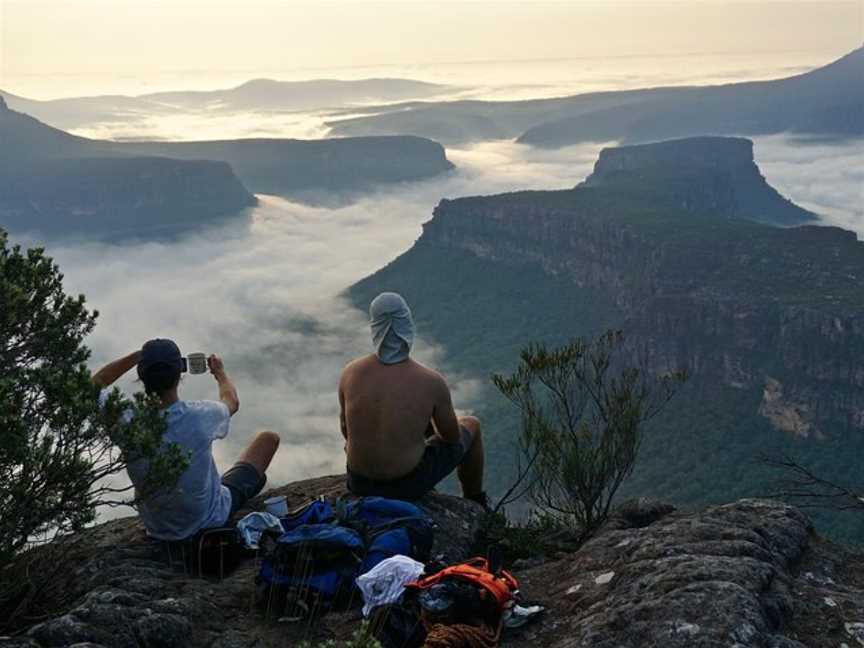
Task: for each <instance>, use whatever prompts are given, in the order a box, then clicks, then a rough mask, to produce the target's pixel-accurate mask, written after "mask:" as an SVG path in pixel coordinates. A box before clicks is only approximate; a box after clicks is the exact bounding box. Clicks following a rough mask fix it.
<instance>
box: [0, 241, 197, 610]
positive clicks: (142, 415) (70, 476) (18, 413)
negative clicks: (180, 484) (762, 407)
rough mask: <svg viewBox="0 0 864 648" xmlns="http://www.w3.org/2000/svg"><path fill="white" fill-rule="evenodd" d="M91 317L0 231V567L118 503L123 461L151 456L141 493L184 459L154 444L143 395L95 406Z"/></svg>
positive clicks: (57, 276)
mask: <svg viewBox="0 0 864 648" xmlns="http://www.w3.org/2000/svg"><path fill="white" fill-rule="evenodd" d="M96 317H97V313H95V312H93V313H89V312H88V311H87V309H86V308H85V307H84V297H83V296H78V297H76V298H72V297H69V296H67V295H66V294H65V293H64V292H63V275H62V274H61V273H60V271H59V269H58V267H57V266H56V265H55V264H54V263H53V262H52V260H51V259H50V258H49V257H47V256H45V254H44V252H43V250H41V249H31V250H27V251H26V252H25V251H22V250H21V248H20V247H19V246H14V247H11V248H10V247H8V246H7V236H6V234H5V232H3V231H2V230H0V511H2V514H0V568H2V567H3V565H4V564H6V563H7V562H8V561H10V560H11V559H12V557H13V556H15V554H17V553H18V552H20V551H21V550H22V549H24V548H25V547H27V546H28V545H29V544H30V543H32V542H34V541H37V540H38V539H40V538H41V539H45V538H48V537H52V536H54V535H56V534H60V533H65V532H68V531H74V530H77V529H80V528H81V527H83V526H84V525H86V524H87V523H89V522H92V521H93V519H94V517H95V511H96V508H97V507H98V506H100V505H102V504H117V503H120V501H121V500H119V499H118V497H120V494H121V493H122V492H123V491H125V490H127V488H118V487H115V486H112V485H111V484H110V481H109V478H110V476H111V475H114V474H115V473H117V472H119V471H121V470H123V469H124V468H125V467H126V464H127V462H129V461H135V460H137V459H144V460H146V461H149V462H150V471H149V477H148V483H147V484H146V485H145V488H144V489H143V490H144V492H139V493H138V495H139V496H147V495H149V494H151V493H150V491H153V490H156V489H158V488H159V487H160V486H162V485H172V484H173V483H175V482H176V479H177V478H178V476H179V475H180V474H181V473H182V471H183V470H184V469H185V467H186V465H187V458H186V457H185V456H184V455H183V454H182V453H181V452H180V450H179V448H178V447H176V446H171V447H166V448H163V447H162V433H163V431H164V427H165V422H164V418H163V416H162V414H161V413H160V412H159V411H158V410H157V409H156V407H155V406H154V403H152V402H150V401H148V399H146V398H145V397H144V396H143V395H141V394H138V395H136V397H135V399H134V401H129V400H127V399H125V398H123V397H122V396H121V395H120V393H119V392H117V391H116V390H115V391H114V392H113V393H112V394H111V396H110V397H109V398H108V401H107V403H105V404H104V406H100V403H99V399H98V395H99V394H98V389H97V388H96V387H95V386H94V385H93V384H92V382H91V380H90V372H89V371H88V370H87V367H86V366H85V362H86V360H87V358H88V357H89V351H88V349H87V348H86V347H85V346H84V345H83V340H84V337H85V336H86V335H87V334H88V333H90V331H91V330H92V329H93V326H94V324H95V321H96ZM0 594H2V593H0ZM0 598H2V596H0Z"/></svg>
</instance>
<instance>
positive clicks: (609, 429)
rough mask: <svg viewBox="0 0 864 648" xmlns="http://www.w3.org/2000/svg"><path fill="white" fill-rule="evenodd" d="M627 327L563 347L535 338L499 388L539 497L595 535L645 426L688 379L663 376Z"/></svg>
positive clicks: (547, 508) (499, 379)
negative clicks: (632, 344)
mask: <svg viewBox="0 0 864 648" xmlns="http://www.w3.org/2000/svg"><path fill="white" fill-rule="evenodd" d="M638 357H639V354H638V353H634V352H633V349H628V348H627V347H626V346H625V345H624V336H623V335H622V334H621V333H620V332H615V331H607V332H606V333H605V334H603V335H601V336H599V337H597V338H595V339H593V340H584V339H576V340H574V341H572V342H570V343H569V344H565V345H564V346H561V347H559V348H556V349H552V350H549V349H547V348H546V347H545V346H544V345H539V344H532V345H530V346H529V347H528V348H526V349H525V350H524V351H523V352H522V354H521V356H520V363H519V366H518V367H517V369H516V371H515V372H514V373H513V374H512V375H511V376H509V377H505V376H501V375H495V376H494V377H493V382H494V383H495V386H496V387H497V388H498V389H499V390H500V391H501V393H502V394H504V396H506V397H507V398H508V399H509V400H510V401H511V402H512V403H514V404H515V405H516V406H517V407H518V409H519V411H520V413H521V436H520V448H521V450H522V454H523V458H524V463H523V466H524V470H523V475H522V476H523V477H527V481H528V484H529V489H528V492H529V493H530V495H531V497H532V499H533V501H534V503H535V504H536V505H538V506H539V507H540V509H541V510H542V511H544V512H545V513H546V514H547V515H551V516H553V517H555V518H557V519H558V520H559V521H560V522H561V523H562V524H564V525H569V526H571V527H573V528H574V529H576V530H577V532H578V537H579V540H580V541H584V540H585V539H587V538H589V537H590V536H591V535H592V534H593V533H594V532H595V531H596V530H597V529H598V528H599V527H600V525H602V524H603V522H604V521H605V520H606V519H607V517H608V516H609V512H610V509H611V506H612V501H613V499H614V497H615V493H616V492H617V491H618V489H619V488H620V487H621V484H622V483H623V482H624V480H625V479H626V478H627V477H628V476H629V475H630V474H631V472H632V471H633V467H634V465H635V462H636V457H637V455H638V452H639V448H640V446H641V443H642V432H643V424H644V423H645V422H646V421H648V420H649V419H651V418H653V417H654V416H655V415H657V414H658V413H659V412H660V411H661V410H662V408H663V407H664V406H665V405H666V403H668V402H669V400H670V399H671V398H672V396H673V394H674V393H675V391H676V389H677V387H678V386H679V385H680V384H681V383H683V382H684V381H685V380H686V375H685V374H684V373H683V372H676V373H670V374H666V375H661V376H657V375H654V374H653V373H652V372H650V371H649V370H648V368H647V366H646V365H647V362H646V361H645V360H634V358H638Z"/></svg>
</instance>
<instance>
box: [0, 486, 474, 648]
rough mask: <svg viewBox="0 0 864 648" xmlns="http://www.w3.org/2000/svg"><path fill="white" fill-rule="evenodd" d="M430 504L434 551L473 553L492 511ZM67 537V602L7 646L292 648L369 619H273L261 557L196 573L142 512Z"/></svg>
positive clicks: (60, 574) (299, 491) (300, 497)
mask: <svg viewBox="0 0 864 648" xmlns="http://www.w3.org/2000/svg"><path fill="white" fill-rule="evenodd" d="M344 484H345V478H344V477H343V476H333V477H321V478H317V479H310V480H307V481H303V482H297V483H294V484H290V485H288V486H285V487H282V488H278V489H275V490H272V491H269V492H267V493H264V494H262V495H261V496H260V497H258V498H257V499H255V500H253V501H252V502H251V503H250V508H252V509H258V510H261V509H263V504H262V502H263V499H264V498H266V497H269V496H272V495H285V496H286V497H287V500H288V506H289V508H294V507H298V506H301V505H302V504H304V503H306V502H309V501H311V500H312V499H314V498H316V497H319V496H321V495H323V496H325V497H327V498H330V499H335V498H337V497H339V496H341V495H344V494H345V493H346V490H345V486H344ZM421 504H422V505H423V506H424V508H425V509H426V510H427V511H428V512H429V514H430V515H431V516H432V517H433V519H434V520H435V522H436V524H437V526H438V531H437V533H436V544H435V547H434V548H433V554H435V555H439V554H440V555H443V556H446V557H447V559H448V560H453V561H458V560H461V559H464V558H467V557H469V551H470V548H471V545H472V543H473V541H474V536H475V534H476V532H477V529H478V528H479V523H480V518H481V516H482V509H481V508H480V507H479V506H478V505H476V504H474V503H472V502H469V501H467V500H463V499H461V498H456V497H451V496H447V495H438V494H432V495H430V496H428V497H427V498H426V499H424V500H423V501H422V502H421ZM246 512H248V511H240V512H239V513H238V516H237V517H241V516H242V515H243V514H245V513H246ZM66 542H67V543H68V546H67V547H66V549H67V551H65V552H63V553H61V554H60V555H62V556H63V560H62V564H61V565H60V566H59V568H58V569H57V570H56V574H55V577H54V580H53V582H52V584H51V585H52V588H53V589H54V590H56V591H58V592H59V593H60V596H61V599H62V602H60V605H62V606H63V608H64V609H62V610H58V612H59V613H58V614H57V615H56V616H54V617H53V618H51V619H49V620H46V621H43V622H41V623H37V624H35V625H33V627H31V628H30V629H29V630H27V632H26V634H25V635H23V636H22V637H20V638H19V639H15V640H14V641H13V640H11V639H9V638H7V639H5V640H4V639H0V646H40V647H44V648H47V647H48V646H56V647H60V646H69V645H73V644H76V643H87V642H89V643H90V644H91V645H99V646H103V647H104V648H143V647H145V646H146V647H150V648H174V647H176V648H186V647H194V648H197V647H201V648H203V647H205V646H206V647H207V648H240V647H251V646H256V647H263V646H284V645H292V642H291V641H290V640H291V639H295V640H297V641H299V640H300V639H315V638H326V637H332V636H334V634H336V635H340V636H341V635H347V634H350V633H351V632H353V630H354V629H355V628H356V626H357V623H358V620H359V616H358V615H359V612H358V611H357V610H352V611H350V612H348V613H341V614H336V613H333V614H331V615H328V617H326V618H327V623H326V624H324V625H321V626H320V627H319V626H316V627H310V626H309V625H307V624H303V623H298V624H293V625H286V624H277V623H276V622H275V621H272V620H269V621H268V620H265V619H264V617H263V614H262V613H260V612H259V611H258V610H257V608H256V607H255V605H254V597H255V584H254V579H255V576H256V574H257V573H258V564H257V561H256V560H247V561H246V562H244V563H242V564H241V565H240V566H239V567H238V568H237V569H236V570H235V571H233V572H232V573H230V574H229V575H227V576H226V577H225V578H224V580H221V581H219V580H218V579H212V578H211V579H204V578H194V577H192V576H191V575H190V574H189V573H187V572H186V571H185V564H184V562H183V560H182V557H181V556H180V553H179V552H178V549H177V548H176V547H174V548H169V546H168V544H167V543H163V542H157V541H152V540H149V539H148V538H147V537H146V535H145V534H144V529H143V527H142V525H141V523H140V521H139V520H138V518H137V517H130V518H123V519H119V520H114V521H110V522H106V523H104V524H101V525H99V526H97V527H94V528H92V529H88V530H87V531H84V532H82V533H80V534H78V535H77V536H75V537H73V538H70V539H69V540H68V541H66ZM37 564H38V563H37ZM46 567H47V566H40V568H46Z"/></svg>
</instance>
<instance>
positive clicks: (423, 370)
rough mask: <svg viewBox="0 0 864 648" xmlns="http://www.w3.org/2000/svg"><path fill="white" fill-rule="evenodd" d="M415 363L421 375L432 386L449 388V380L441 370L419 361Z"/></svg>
mask: <svg viewBox="0 0 864 648" xmlns="http://www.w3.org/2000/svg"><path fill="white" fill-rule="evenodd" d="M414 364H415V365H416V367H417V373H418V374H419V375H421V376H422V377H423V379H424V380H425V381H426V382H428V383H429V385H430V386H435V387H437V388H444V389H446V388H447V380H446V379H445V378H444V376H442V375H441V374H440V373H439V372H437V371H435V370H434V369H431V368H430V367H427V366H426V365H422V364H420V363H419V362H415V363H414Z"/></svg>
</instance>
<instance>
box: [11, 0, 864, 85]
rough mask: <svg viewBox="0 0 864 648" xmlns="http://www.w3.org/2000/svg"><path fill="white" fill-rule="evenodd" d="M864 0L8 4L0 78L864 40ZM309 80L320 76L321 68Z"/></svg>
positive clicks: (794, 47) (101, 0)
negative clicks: (790, 0) (836, 0)
mask: <svg viewBox="0 0 864 648" xmlns="http://www.w3.org/2000/svg"><path fill="white" fill-rule="evenodd" d="M862 15H864V0H852V1H846V2H834V1H830V0H813V1H803V2H802V1H799V2H782V1H773V2H772V1H761V2H755V1H745V0H739V1H731V2H730V1H721V0H702V1H700V0H687V1H686V2H684V1H680V2H675V1H665V2H657V1H652V0H626V1H612V0H607V1H605V2H596V1H595V2H584V1H578V0H577V1H570V2H544V1H535V2H530V3H529V2H501V1H493V0H487V1H474V2H456V1H450V2H447V1H438V2H423V1H419V0H398V1H391V2H382V1H378V2H363V1H359V0H357V1H353V2H351V1H344V0H343V1H339V2H328V1H326V0H324V1H322V0H317V1H316V2H305V1H299V2H284V1H282V0H244V1H243V2H237V1H235V2H228V1H226V0H170V1H169V0H74V1H70V0H0V87H4V85H6V86H8V85H9V84H10V82H12V81H14V80H15V79H18V78H20V77H23V76H28V75H29V76H32V75H51V74H54V75H57V74H76V75H82V74H90V75H100V74H102V75H108V74H111V75H141V74H145V73H146V74H148V75H150V76H158V75H160V74H172V73H174V74H176V73H178V72H190V73H191V72H195V71H204V72H205V73H206V74H214V73H216V72H219V71H222V72H226V71H238V72H247V71H248V72H249V73H250V74H251V73H255V72H258V71H261V70H281V71H283V72H284V73H285V74H290V73H291V71H292V70H293V71H296V70H321V71H327V70H332V69H334V68H350V67H357V66H385V65H392V66H396V67H400V66H406V65H411V64H430V63H457V62H471V61H474V62H476V61H498V62H502V61H519V60H535V59H544V60H548V59H562V58H563V59H567V58H574V57H577V58H578V57H586V56H588V57H597V56H601V57H611V56H627V55H665V54H682V53H720V54H729V53H759V52H775V53H777V52H784V51H789V52H802V51H807V52H816V51H818V52H824V53H825V54H826V57H827V58H826V60H827V59H830V58H831V56H839V55H842V54H843V53H845V52H847V51H849V50H851V49H854V48H855V47H857V46H860V45H861V41H862V39H864V25H862ZM307 76H308V75H307Z"/></svg>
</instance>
